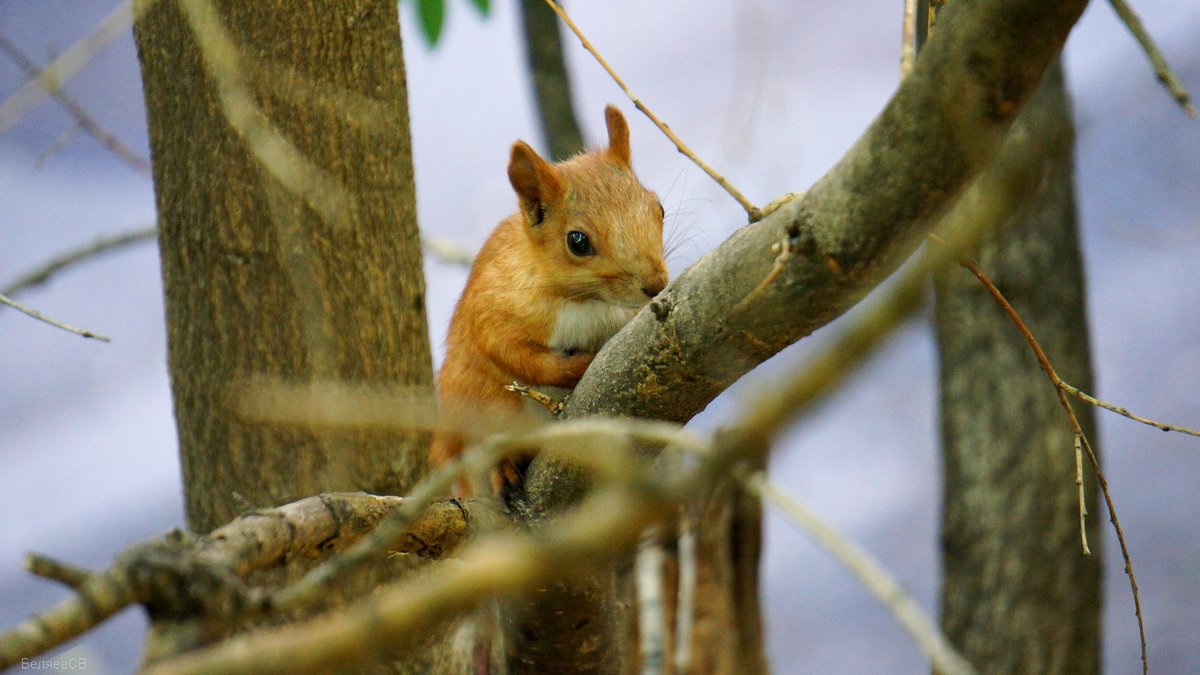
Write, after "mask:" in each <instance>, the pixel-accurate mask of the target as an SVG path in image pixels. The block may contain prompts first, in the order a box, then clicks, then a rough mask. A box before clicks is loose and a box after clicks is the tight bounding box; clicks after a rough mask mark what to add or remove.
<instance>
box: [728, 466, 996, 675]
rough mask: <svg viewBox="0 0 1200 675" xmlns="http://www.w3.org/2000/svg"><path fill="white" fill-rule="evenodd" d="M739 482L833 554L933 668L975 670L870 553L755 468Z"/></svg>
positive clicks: (964, 672) (950, 671)
mask: <svg viewBox="0 0 1200 675" xmlns="http://www.w3.org/2000/svg"><path fill="white" fill-rule="evenodd" d="M742 483H743V485H745V486H746V488H747V489H748V490H750V492H751V493H752V494H755V495H757V496H759V497H761V498H764V499H766V500H767V501H769V502H771V503H772V504H774V505H775V506H776V507H778V508H779V510H780V511H783V512H784V513H785V514H786V515H787V516H789V517H790V518H791V520H792V522H794V523H796V524H797V525H799V526H800V529H802V530H804V531H805V532H807V533H808V535H809V536H810V537H812V538H813V540H815V541H816V542H817V543H818V544H820V545H821V546H822V547H823V548H824V549H825V550H826V551H828V552H829V553H830V554H832V555H833V557H834V558H837V561H838V562H839V563H841V564H842V567H844V568H846V570H847V571H849V572H850V573H851V574H852V575H854V578H855V579H858V581H859V583H861V584H862V585H863V586H864V587H865V588H866V589H867V590H868V591H870V593H871V595H874V596H875V599H876V600H878V601H879V604H881V605H883V607H884V609H886V610H887V611H888V613H889V614H891V615H892V618H893V619H895V620H896V623H898V624H900V627H901V628H903V629H904V630H905V632H907V633H908V634H909V636H910V637H911V638H912V640H913V642H915V643H916V645H917V646H918V647H920V649H921V651H922V652H923V653H924V654H925V656H926V657H927V658H928V659H929V663H930V665H932V666H933V672H935V673H945V674H947V675H950V674H958V675H968V674H971V673H974V672H975V668H974V667H973V666H972V665H971V664H970V663H969V662H968V661H967V660H966V659H965V658H963V656H962V654H960V653H959V652H958V650H957V649H955V648H954V645H952V644H950V640H949V639H947V638H946V636H945V634H944V633H942V631H941V630H940V629H938V627H937V624H936V623H935V622H934V621H933V620H932V619H930V618H929V617H928V616H926V615H925V612H924V611H923V610H922V609H921V606H920V605H919V604H917V602H916V601H915V600H913V599H912V597H911V596H910V595H908V594H907V593H905V592H904V589H902V588H901V587H900V584H899V583H897V581H896V580H895V579H894V578H893V577H892V575H891V574H888V571H887V569H885V568H884V567H883V565H881V564H880V563H879V561H877V560H875V559H874V558H873V557H871V554H869V553H867V552H866V551H865V550H863V549H861V548H859V547H858V546H856V545H855V544H854V542H852V541H850V540H849V539H847V538H846V536H845V535H843V534H842V533H840V532H838V531H837V530H835V529H834V528H833V526H831V525H830V524H828V523H826V522H824V521H822V520H821V519H820V518H818V517H817V515H816V514H814V513H813V512H812V511H810V510H809V509H808V508H806V507H805V506H804V505H803V504H801V503H800V502H799V501H797V500H796V498H795V497H792V496H791V495H788V494H786V493H785V492H783V491H782V490H780V489H779V488H778V487H776V486H774V485H772V484H771V483H770V482H769V481H768V480H767V477H766V476H765V475H764V474H762V473H761V472H759V473H754V474H751V475H748V476H746V477H745V478H744V479H743V480H742Z"/></svg>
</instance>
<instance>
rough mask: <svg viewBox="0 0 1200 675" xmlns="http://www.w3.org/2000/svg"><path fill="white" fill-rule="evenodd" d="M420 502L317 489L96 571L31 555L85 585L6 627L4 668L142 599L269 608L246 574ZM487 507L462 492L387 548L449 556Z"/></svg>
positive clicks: (351, 538) (344, 539)
mask: <svg viewBox="0 0 1200 675" xmlns="http://www.w3.org/2000/svg"><path fill="white" fill-rule="evenodd" d="M410 507H411V505H410V502H409V500H407V499H405V498H401V497H386V496H385V497H380V496H375V495H368V494H364V493H361V492H358V493H329V494H323V495H317V496H315V497H308V498H305V499H301V500H299V501H296V502H292V503H290V504H286V505H284V506H281V507H278V508H275V509H264V510H261V511H256V512H253V513H249V514H246V515H244V516H240V517H238V518H236V519H235V520H233V521H231V522H230V523H228V524H227V525H225V526H223V527H221V528H218V529H217V530H214V531H213V532H211V533H209V534H208V535H206V536H203V537H199V538H192V537H190V536H188V535H184V534H182V533H178V532H176V533H173V534H169V535H168V536H167V537H166V538H165V539H161V540H154V541H150V542H147V543H145V544H140V545H137V546H134V547H131V548H130V549H127V550H126V551H125V552H123V553H122V554H121V555H120V556H119V557H118V559H117V561H116V562H115V563H114V564H113V565H112V566H111V567H110V568H108V569H107V570H104V571H102V572H98V573H94V574H88V573H87V572H84V571H82V570H78V569H75V568H72V567H70V566H68V565H64V564H62V563H57V562H55V561H52V560H50V559H48V558H44V557H42V556H29V557H28V558H27V561H26V566H27V567H29V568H30V569H31V571H34V572H35V573H37V574H41V575H44V576H49V577H53V578H55V579H59V580H62V581H63V582H64V583H68V584H70V585H73V586H77V588H76V593H75V595H73V596H72V597H71V598H69V599H67V600H65V601H63V602H62V603H60V604H59V605H57V606H55V607H53V608H51V609H50V610H48V611H46V612H43V613H41V614H39V615H37V616H35V617H33V618H31V619H29V620H28V621H26V622H25V623H23V624H21V625H20V626H18V627H17V628H15V629H13V630H11V631H9V632H7V633H4V634H0V669H2V668H4V667H7V666H9V665H12V664H15V663H18V662H19V661H20V659H21V658H28V657H31V656H35V655H37V654H40V653H42V652H45V651H47V650H49V649H53V648H54V647H57V646H58V645H60V644H62V643H63V642H66V641H67V640H69V639H71V638H73V637H75V636H77V635H80V634H82V633H83V632H85V631H87V630H89V629H91V628H92V627H94V626H96V625H97V624H99V623H100V622H101V621H103V620H105V619H107V618H108V617H109V616H111V615H112V614H114V613H115V612H117V611H119V610H120V609H122V608H123V607H126V606H128V605H130V604H134V603H139V602H140V603H150V604H154V605H155V606H156V608H157V610H158V611H159V613H160V614H172V613H174V614H177V615H183V616H189V617H192V618H194V619H196V620H213V619H214V618H223V619H225V620H227V621H230V622H232V621H234V620H236V619H240V618H244V617H245V616H247V615H252V614H255V613H259V612H263V611H266V610H268V609H270V605H269V603H268V602H266V600H265V599H264V598H263V597H262V596H261V594H260V593H259V592H257V591H252V590H248V589H246V588H244V587H242V586H241V585H240V583H239V582H238V577H243V576H245V575H247V574H249V573H251V572H253V571H256V570H261V569H267V568H270V567H273V566H276V565H278V564H280V563H281V562H282V561H284V560H286V559H291V558H295V557H313V556H316V555H320V554H324V553H327V552H328V551H330V550H333V551H341V550H342V549H345V548H347V547H349V546H351V545H352V544H353V543H354V542H355V541H357V540H359V539H360V538H362V537H363V536H364V535H365V534H367V533H368V532H371V531H372V529H373V528H376V526H377V525H378V524H379V523H380V522H381V521H383V520H385V519H386V518H388V516H389V514H393V513H397V512H400V511H402V510H403V509H405V508H410ZM484 510H485V509H478V508H476V506H475V505H473V504H469V503H463V502H459V501H457V500H443V501H439V502H436V503H434V504H432V505H431V506H429V507H428V508H423V509H421V511H420V514H419V518H414V519H410V520H409V521H408V528H407V529H406V530H405V531H404V532H402V533H401V534H400V535H398V536H395V537H393V538H392V540H391V541H390V542H389V545H388V546H386V547H384V548H383V549H381V550H380V555H383V554H386V553H402V554H412V555H416V556H418V557H421V558H429V557H433V558H436V557H440V556H442V555H443V554H444V553H446V552H448V551H451V550H453V549H455V548H457V547H458V546H459V545H460V544H461V543H462V542H463V541H464V540H465V538H466V536H467V534H468V532H469V530H470V528H471V527H472V522H473V520H474V518H475V517H476V513H477V512H483V511H484ZM336 557H337V556H334V558H336ZM181 576H187V578H188V583H187V584H178V583H175V582H176V581H177V580H178V579H179V578H180V577H181ZM191 594H195V595H197V596H202V597H193V595H191ZM180 607H182V608H183V609H179V608H180ZM214 615H215V616H214Z"/></svg>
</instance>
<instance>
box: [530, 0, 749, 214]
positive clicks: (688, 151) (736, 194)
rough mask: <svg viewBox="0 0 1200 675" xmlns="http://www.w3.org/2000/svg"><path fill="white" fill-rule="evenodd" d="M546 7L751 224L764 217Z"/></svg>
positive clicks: (562, 16)
mask: <svg viewBox="0 0 1200 675" xmlns="http://www.w3.org/2000/svg"><path fill="white" fill-rule="evenodd" d="M546 4H547V5H550V8H551V9H553V10H554V12H555V14H558V16H559V18H560V19H562V20H563V23H565V24H567V27H568V28H570V29H571V32H572V33H575V36H576V37H578V38H579V42H580V43H582V44H583V48H584V49H586V50H587V51H588V53H589V54H591V55H592V56H593V57H595V59H596V61H597V62H599V63H600V66H601V67H602V68H604V72H606V73H608V76H609V77H611V78H612V79H613V82H616V83H617V86H618V87H620V88H621V91H623V92H625V95H626V96H628V97H629V100H630V101H632V102H633V105H634V106H635V107H636V108H637V109H638V110H640V111H642V114H644V115H645V116H646V117H649V118H650V121H651V122H653V123H654V126H656V127H658V129H659V131H661V132H663V134H665V135H666V137H667V138H669V139H671V142H672V143H674V144H675V148H676V149H677V150H679V152H681V153H683V155H684V156H685V157H687V158H688V159H690V160H692V162H693V163H694V164H695V165H696V166H698V167H700V169H701V170H702V171H703V172H704V173H706V174H708V175H709V177H710V178H712V179H713V180H714V181H716V182H717V184H718V185H720V186H721V187H722V188H724V189H725V191H726V192H728V193H729V196H731V197H733V198H734V199H735V200H737V203H738V204H741V205H742V208H743V209H745V210H746V215H747V216H749V218H750V222H755V221H757V220H760V219H761V218H762V217H763V214H762V212H761V211H759V210H758V207H757V206H755V205H754V204H753V203H752V202H751V201H750V200H749V199H746V197H745V195H743V194H742V193H741V192H739V191H738V189H737V188H735V187H734V186H733V185H732V184H731V183H730V182H729V181H727V180H725V177H724V176H722V175H721V174H719V173H717V172H716V171H715V170H714V169H713V168H712V167H711V166H709V165H708V164H707V163H705V161H704V160H702V159H700V157H699V156H698V155H697V154H696V153H695V152H693V151H692V149H691V148H689V147H688V146H687V145H685V144H684V142H683V140H682V139H680V138H679V136H677V135H676V134H675V132H674V131H671V128H670V127H668V126H667V125H666V124H664V123H663V121H662V120H660V119H658V116H657V115H655V114H654V113H653V112H651V111H650V108H647V107H646V104H645V103H642V100H641V99H639V98H638V97H637V96H636V95H635V94H634V93H633V91H631V90H630V89H629V87H628V86H626V84H625V82H624V80H622V79H621V77H620V76H619V75H617V73H616V71H614V70H613V69H612V66H610V65H608V62H607V61H605V60H604V57H603V56H600V52H598V51H596V48H595V47H593V46H592V43H591V42H589V41H588V39H587V37H585V36H584V34H583V31H581V30H579V26H576V25H575V22H574V21H572V20H571V17H570V16H568V15H567V13H566V12H565V11H564V10H563V8H562V7H560V6H559V4H558V3H557V2H554V0H546Z"/></svg>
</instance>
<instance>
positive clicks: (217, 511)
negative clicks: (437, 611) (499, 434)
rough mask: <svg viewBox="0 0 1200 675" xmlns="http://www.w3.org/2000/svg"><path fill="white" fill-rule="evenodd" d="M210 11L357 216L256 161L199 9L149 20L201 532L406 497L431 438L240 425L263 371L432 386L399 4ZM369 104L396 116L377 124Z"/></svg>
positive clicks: (191, 486)
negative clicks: (190, 15)
mask: <svg viewBox="0 0 1200 675" xmlns="http://www.w3.org/2000/svg"><path fill="white" fill-rule="evenodd" d="M214 5H215V6H216V8H217V11H218V13H219V16H220V18H221V21H222V22H223V23H224V26H225V28H226V29H227V30H228V32H229V34H230V37H231V38H232V39H233V41H234V43H235V44H236V46H237V50H238V52H239V53H238V55H237V58H236V61H235V62H236V63H237V64H238V66H239V70H240V76H241V77H243V78H244V81H245V83H246V84H247V86H248V87H249V90H250V91H251V92H252V95H253V100H254V103H255V104H256V105H257V106H258V108H259V109H260V110H261V114H257V113H255V114H252V115H251V117H252V118H253V121H254V123H255V124H257V125H258V127H257V128H258V129H260V130H261V129H263V128H268V129H269V128H271V127H273V128H274V129H275V130H276V131H277V132H278V133H279V134H281V135H282V137H283V138H285V139H286V141H287V142H288V143H290V144H291V145H292V146H293V147H294V148H295V149H296V150H298V151H299V153H300V154H301V155H302V156H303V157H304V158H305V159H306V160H307V161H308V162H310V163H311V164H312V165H313V166H315V167H316V168H317V169H318V170H319V171H320V172H322V173H323V175H324V176H325V182H326V183H328V184H329V187H332V188H336V189H338V190H341V191H343V192H344V193H345V194H347V195H348V196H349V198H350V202H349V203H350V204H351V205H352V208H349V209H347V210H346V211H345V212H342V213H339V214H337V217H336V218H331V217H330V216H329V214H328V213H327V214H326V215H325V216H324V217H322V216H320V215H318V214H317V213H316V212H315V211H314V209H313V208H311V207H310V206H309V204H310V203H311V201H310V200H308V199H306V198H307V197H308V196H309V195H303V194H296V193H295V191H294V190H289V189H288V188H286V187H284V184H285V183H284V182H283V181H281V180H279V179H278V178H277V176H279V175H280V174H281V173H284V174H286V173H287V172H288V171H290V170H291V169H293V168H294V167H291V166H288V165H287V163H286V162H275V163H274V165H270V166H269V165H268V163H266V162H264V161H262V160H261V159H260V158H259V157H256V156H255V153H254V152H253V151H252V148H251V143H250V142H248V138H250V140H251V141H253V140H254V138H252V136H253V135H252V134H248V133H246V131H245V129H244V128H243V129H242V131H241V132H240V133H239V131H238V127H237V125H236V124H234V123H232V122H231V117H232V116H227V113H228V112H233V113H234V115H236V114H239V113H240V114H243V115H245V114H247V111H245V110H241V111H229V110H227V109H226V108H223V105H222V98H221V94H220V92H221V89H220V87H221V86H224V84H221V83H219V81H218V80H219V78H214V76H213V69H212V67H211V64H212V62H213V58H212V54H204V53H202V49H201V48H200V47H199V46H198V44H197V40H196V35H195V34H194V32H193V30H192V28H191V27H190V26H189V22H188V20H187V18H186V17H187V14H186V12H185V7H184V5H183V4H182V3H177V2H158V3H155V4H154V5H153V7H151V8H150V9H149V10H148V11H147V12H146V14H145V16H144V17H143V18H142V19H141V21H139V23H138V24H137V27H136V31H135V32H136V38H137V46H138V54H139V59H140V61H141V67H142V78H143V83H144V87H145V94H146V103H147V108H148V121H149V129H150V146H151V151H152V153H153V164H154V184H155V194H156V202H157V206H158V213H159V245H160V249H161V253H162V267H163V282H164V286H165V291H166V314H167V340H168V354H169V367H170V372H171V384H172V391H173V395H174V401H175V416H176V422H177V425H178V429H179V443H180V453H181V456H182V464H183V473H184V486H185V487H184V489H185V494H186V501H187V514H188V523H189V526H190V527H191V529H193V530H195V531H197V532H206V531H208V530H210V529H212V528H214V527H216V526H218V525H220V524H222V523H224V522H226V521H228V520H230V519H231V518H232V517H233V516H235V515H237V513H238V512H240V511H242V510H244V509H245V508H247V507H257V506H272V505H276V504H281V503H284V502H287V501H291V500H294V499H297V498H300V497H304V496H308V495H313V494H318V493H321V492H331V491H353V490H364V491H367V492H373V493H379V494H402V493H403V492H404V491H405V490H406V488H407V487H408V486H409V485H411V484H412V482H413V480H414V479H415V477H416V476H418V475H420V474H421V473H422V472H423V469H424V459H423V457H424V446H425V438H424V437H423V436H421V435H403V434H398V433H394V432H383V431H379V430H372V429H360V430H354V431H349V432H328V431H326V432H322V433H320V434H318V433H316V432H314V431H313V430H310V429H308V428H304V427H303V426H298V425H283V424H277V425H269V424H252V423H246V422H243V421H240V420H239V419H237V417H236V415H235V411H234V410H233V407H232V406H231V400H232V399H233V397H234V395H235V394H237V392H238V387H239V384H240V383H243V382H245V381H246V380H247V379H248V378H254V377H256V376H273V377H278V378H283V379H289V380H294V381H299V382H308V381H311V380H314V379H337V380H341V381H343V382H349V383H363V384H370V385H397V386H416V387H419V388H420V387H427V388H429V389H430V391H432V387H431V380H432V365H431V358H430V352H429V344H428V330H427V327H426V322H425V311H424V294H425V289H424V280H423V277H422V269H421V254H420V247H419V240H418V232H417V223H416V209H415V202H414V199H415V198H414V191H413V181H412V163H411V152H410V147H409V136H408V128H409V127H408V110H407V100H406V89H405V80H404V63H403V58H402V54H401V49H400V36H399V30H398V21H397V16H396V5H395V3H392V4H388V3H379V2H375V1H374V0H360V1H353V2H340V3H324V2H315V1H307V2H294V1H291V0H286V1H285V0H274V1H271V2H253V3H241V2H216V3H214ZM356 97H357V99H356ZM354 100H366V101H368V102H369V103H370V105H371V106H373V109H377V110H381V111H384V115H385V119H383V120H375V121H376V122H379V123H378V124H374V125H371V124H366V123H364V122H363V118H362V117H356V116H355V115H354V114H352V113H353V111H354V106H353V105H352V103H347V101H351V102H353V101H354ZM256 133H257V132H256ZM259 135H260V136H261V135H262V134H259ZM260 154H261V153H260Z"/></svg>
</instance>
